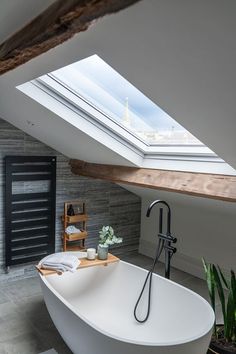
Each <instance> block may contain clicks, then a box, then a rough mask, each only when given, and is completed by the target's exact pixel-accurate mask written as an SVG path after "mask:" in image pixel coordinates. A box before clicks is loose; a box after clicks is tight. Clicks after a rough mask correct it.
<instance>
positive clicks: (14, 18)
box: [0, 0, 55, 43]
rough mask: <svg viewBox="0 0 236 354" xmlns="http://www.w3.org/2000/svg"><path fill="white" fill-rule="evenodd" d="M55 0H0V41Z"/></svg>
mask: <svg viewBox="0 0 236 354" xmlns="http://www.w3.org/2000/svg"><path fill="white" fill-rule="evenodd" d="M54 1H55V0H1V3H0V43H2V42H3V41H4V40H5V39H7V38H8V37H9V36H11V35H12V34H13V33H14V32H16V31H18V30H19V29H21V28H22V27H23V26H24V25H26V24H27V23H28V22H29V21H30V20H31V19H32V18H33V17H35V16H37V15H39V14H40V13H41V12H42V11H43V10H45V9H46V8H47V7H48V6H49V5H51V4H52V3H53V2H54Z"/></svg>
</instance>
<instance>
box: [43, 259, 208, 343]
mask: <svg viewBox="0 0 236 354" xmlns="http://www.w3.org/2000/svg"><path fill="white" fill-rule="evenodd" d="M120 262H121V263H124V264H127V265H128V266H130V267H134V268H138V269H141V270H143V271H145V272H148V271H147V270H146V269H144V268H141V267H139V266H136V265H134V264H131V263H129V262H125V261H122V260H120V261H119V262H118V263H112V264H110V265H108V267H109V266H116V265H118V264H119V263H120ZM83 269H84V270H85V269H86V268H83ZM88 269H89V268H88ZM38 274H39V277H40V279H41V281H42V282H43V283H44V284H45V286H46V287H47V288H48V289H49V290H50V291H51V292H52V293H53V294H54V295H55V296H56V297H57V298H58V299H59V300H60V301H61V302H62V303H63V304H64V305H65V306H66V307H68V308H69V309H70V311H72V312H73V313H74V314H75V315H76V316H78V317H79V318H80V319H81V320H82V321H84V322H85V323H86V324H87V325H88V326H90V327H92V328H93V329H94V330H96V331H98V332H99V333H101V334H102V335H105V336H107V337H110V338H113V339H116V340H118V341H120V342H125V343H130V344H135V345H143V346H153V347H162V346H163V347H164V346H177V345H181V344H182V345H183V344H187V343H190V342H193V341H196V340H198V339H200V338H202V337H204V336H206V335H208V334H209V333H210V332H211V331H212V328H213V325H214V322H215V314H214V311H213V309H212V307H211V306H210V304H209V303H208V301H207V300H205V299H204V298H203V297H202V296H200V295H199V294H197V293H195V292H194V291H192V290H190V289H188V288H186V287H184V286H183V285H181V284H178V283H176V282H174V281H172V280H170V279H166V278H164V277H162V276H161V275H159V274H156V273H155V274H153V275H154V276H157V277H158V278H162V279H164V280H165V281H167V282H170V283H173V284H174V285H175V286H178V287H180V288H182V289H183V290H184V291H187V292H189V293H191V294H193V295H194V296H196V297H198V298H199V300H200V301H202V302H203V303H204V304H205V305H206V307H208V308H209V312H210V313H209V314H210V315H211V319H209V323H211V326H205V327H204V329H203V330H202V331H201V332H199V334H198V335H197V336H196V335H195V336H192V337H189V338H188V339H187V340H178V341H176V340H175V341H172V342H147V341H146V342H144V341H140V340H132V339H130V340H129V339H127V338H122V337H119V336H117V335H115V334H113V333H109V332H108V331H107V330H105V329H103V328H101V327H99V326H97V325H96V324H94V323H93V322H91V321H90V320H88V319H87V318H86V317H85V316H84V315H82V314H81V313H80V311H79V310H78V309H75V307H74V306H73V305H71V304H70V302H69V301H67V300H66V299H65V298H63V296H62V295H60V293H59V292H58V291H57V290H55V289H54V288H53V286H52V285H51V284H50V283H49V282H48V281H47V279H46V278H47V276H43V275H42V274H40V272H38ZM55 276H61V275H58V274H52V275H49V277H55Z"/></svg>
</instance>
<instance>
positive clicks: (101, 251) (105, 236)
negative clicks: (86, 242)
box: [98, 226, 123, 259]
mask: <svg viewBox="0 0 236 354" xmlns="http://www.w3.org/2000/svg"><path fill="white" fill-rule="evenodd" d="M122 241H123V240H122V238H121V237H117V236H116V235H115V234H114V229H113V228H112V227H111V226H103V227H102V229H101V231H99V244H98V258H99V259H107V256H108V248H109V246H111V245H114V244H116V243H121V242H122Z"/></svg>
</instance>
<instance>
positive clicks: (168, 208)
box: [146, 200, 171, 234]
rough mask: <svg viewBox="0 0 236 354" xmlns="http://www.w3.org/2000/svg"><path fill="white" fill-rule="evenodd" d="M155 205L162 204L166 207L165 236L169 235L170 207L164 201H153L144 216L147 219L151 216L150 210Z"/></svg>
mask: <svg viewBox="0 0 236 354" xmlns="http://www.w3.org/2000/svg"><path fill="white" fill-rule="evenodd" d="M156 204H162V205H165V206H166V207H167V230H166V231H167V234H170V233H171V232H170V226H171V210H170V206H169V204H168V203H167V202H166V201H165V200H154V202H152V203H151V204H150V205H149V207H148V210H147V214H146V216H147V217H149V216H150V214H151V210H152V208H153V207H154V205H156Z"/></svg>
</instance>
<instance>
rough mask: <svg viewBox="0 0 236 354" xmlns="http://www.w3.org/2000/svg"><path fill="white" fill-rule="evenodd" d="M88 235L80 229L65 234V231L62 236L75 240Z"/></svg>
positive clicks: (68, 239)
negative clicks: (76, 231)
mask: <svg viewBox="0 0 236 354" xmlns="http://www.w3.org/2000/svg"><path fill="white" fill-rule="evenodd" d="M87 236H88V233H87V231H83V230H81V232H79V233H73V234H67V233H66V232H65V233H64V237H65V238H66V240H67V241H77V240H83V239H84V238H86V237H87Z"/></svg>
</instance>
